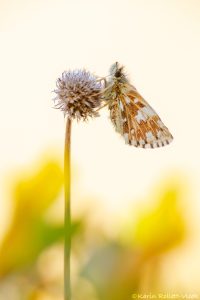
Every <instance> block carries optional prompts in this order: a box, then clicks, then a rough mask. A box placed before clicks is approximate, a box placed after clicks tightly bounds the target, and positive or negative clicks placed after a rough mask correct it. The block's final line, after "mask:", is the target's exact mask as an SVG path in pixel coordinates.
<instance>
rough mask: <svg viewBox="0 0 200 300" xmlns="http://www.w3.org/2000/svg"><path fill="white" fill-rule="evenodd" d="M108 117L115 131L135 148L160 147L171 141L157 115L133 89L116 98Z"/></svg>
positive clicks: (168, 133) (169, 134) (166, 129)
mask: <svg viewBox="0 0 200 300" xmlns="http://www.w3.org/2000/svg"><path fill="white" fill-rule="evenodd" d="M110 116H111V120H112V122H113V124H114V126H115V128H116V131H117V132H119V133H120V134H122V135H123V137H124V139H125V142H126V143H127V144H130V145H133V146H135V147H141V148H157V147H162V146H165V145H167V144H169V143H170V142H171V141H172V139H173V137H172V135H171V133H170V132H169V130H168V128H167V127H166V126H165V125H164V124H163V122H162V121H161V119H160V118H159V116H158V115H157V113H156V112H155V111H154V110H153V108H152V107H151V106H150V105H149V104H148V103H147V102H146V101H145V100H144V99H143V98H142V97H141V96H140V95H139V94H138V93H137V92H136V90H135V89H131V90H129V91H128V92H127V93H126V94H124V93H122V94H121V95H119V96H118V97H117V101H115V102H113V104H112V106H110Z"/></svg>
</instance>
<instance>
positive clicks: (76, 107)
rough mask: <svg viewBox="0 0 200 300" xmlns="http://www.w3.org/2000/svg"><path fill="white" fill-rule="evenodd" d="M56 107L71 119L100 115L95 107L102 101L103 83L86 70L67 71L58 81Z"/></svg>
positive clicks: (84, 118)
mask: <svg viewBox="0 0 200 300" xmlns="http://www.w3.org/2000/svg"><path fill="white" fill-rule="evenodd" d="M56 86H57V89H56V90H55V91H54V92H55V93H56V94H57V96H56V98H55V99H54V100H55V101H56V102H57V103H56V106H55V107H56V108H59V109H61V110H62V111H63V112H64V115H68V117H69V118H71V119H77V120H79V119H83V120H86V119H87V118H88V117H95V116H98V113H97V112H96V111H95V108H97V107H98V106H100V103H101V90H102V84H101V82H100V81H97V78H96V77H95V76H94V75H92V74H91V73H90V72H87V71H86V70H74V71H68V72H67V71H65V72H63V73H62V76H61V78H59V79H58V80H57V82H56Z"/></svg>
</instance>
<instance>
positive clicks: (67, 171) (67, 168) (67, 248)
mask: <svg viewBox="0 0 200 300" xmlns="http://www.w3.org/2000/svg"><path fill="white" fill-rule="evenodd" d="M70 148H71V120H70V119H69V118H68V119H67V122H66V132H65V151H64V188H65V245H64V295H65V297H64V299H65V300H71V279H70V254H71V207H70V181H71V179H70V178H71V164H70Z"/></svg>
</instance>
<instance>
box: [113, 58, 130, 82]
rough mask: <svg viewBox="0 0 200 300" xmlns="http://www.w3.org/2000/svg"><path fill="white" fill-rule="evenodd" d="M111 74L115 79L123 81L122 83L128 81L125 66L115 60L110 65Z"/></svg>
mask: <svg viewBox="0 0 200 300" xmlns="http://www.w3.org/2000/svg"><path fill="white" fill-rule="evenodd" d="M110 75H111V76H112V78H113V80H114V81H117V82H122V83H124V82H127V81H128V80H127V78H126V75H125V73H124V66H121V65H120V64H119V63H118V62H115V63H114V64H113V65H112V66H111V67H110Z"/></svg>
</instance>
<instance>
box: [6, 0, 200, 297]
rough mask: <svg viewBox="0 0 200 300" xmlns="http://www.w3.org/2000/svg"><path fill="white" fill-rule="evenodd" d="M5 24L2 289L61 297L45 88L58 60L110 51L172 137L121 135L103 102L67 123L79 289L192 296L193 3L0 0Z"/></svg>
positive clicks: (199, 94) (55, 179) (196, 176)
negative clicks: (148, 145)
mask: <svg viewBox="0 0 200 300" xmlns="http://www.w3.org/2000/svg"><path fill="white" fill-rule="evenodd" d="M0 36H1V47H0V65H1V68H0V82H1V90H0V95H1V110H0V135H1V148H0V151H1V152H0V153H1V155H0V183H1V185H0V300H4V299H6V300H61V299H63V238H64V228H63V209H64V204H63V161H62V160H63V144H64V130H65V122H64V117H63V115H62V113H61V112H59V111H57V110H54V109H53V102H52V101H51V99H52V98H53V97H54V95H53V93H52V90H54V88H55V82H56V79H57V78H58V77H59V76H60V75H61V73H62V72H63V71H64V70H68V69H70V68H71V69H73V68H86V69H88V70H90V71H92V72H94V73H95V74H98V75H99V76H106V75H107V74H108V69H109V67H110V65H111V64H112V63H113V62H115V61H119V62H120V63H122V64H124V65H125V66H126V72H127V74H128V76H129V78H130V80H131V82H132V83H133V84H134V85H135V86H136V87H137V89H138V90H139V92H140V93H141V94H142V95H143V96H144V98H145V99H146V100H147V101H148V102H150V104H151V105H152V106H153V107H154V108H155V110H156V111H157V112H158V113H159V115H160V116H161V118H162V120H163V121H164V123H165V124H166V125H167V127H169V129H170V131H171V132H172V134H173V136H174V141H173V143H172V144H171V145H170V146H168V147H164V148H162V149H155V150H153V151H151V150H143V149H137V148H134V147H129V146H127V145H125V144H124V140H123V139H122V138H121V137H120V136H119V135H118V134H117V133H116V132H115V131H114V129H113V126H112V124H111V122H110V120H109V118H108V112H107V110H106V109H104V110H103V111H102V113H101V117H100V118H96V119H95V120H91V121H90V122H88V123H78V124H77V123H76V122H74V123H73V132H72V169H73V174H72V182H73V183H72V214H73V247H72V248H73V253H72V285H73V299H76V300H80V299H88V300H106V299H111V300H121V299H123V300H128V299H132V296H133V297H134V295H135V294H143V295H145V293H146V294H149V293H152V294H153V295H154V294H158V293H166V294H167V293H168V294H169V295H168V298H167V299H171V298H170V293H171V294H172V293H179V294H181V293H182V294H184V293H185V294H186V293H187V295H193V294H194V295H197V298H195V299H200V288H199V286H200V285H199V284H200V282H199V277H200V271H199V270H200V257H199V253H200V221H199V220H200V188H199V183H200V160H199V153H200V142H199V139H198V127H199V108H200V105H199V99H200V89H199V75H200V74H199V70H200V59H199V53H200V2H199V1H198V0H190V1H189V0H181V1H180V0H173V1H171V0H169V1H168V0H162V1H160V0H150V1H149V0H140V1H139V0H124V1H118V0H110V1H106V0H101V1H92V0H84V1H80V0H73V1H72V0H65V1H64V0H57V1H53V0H48V1H47V0H42V1H41V0H40V1H39V0H34V1H33V0H29V1H25V0H18V1H14V0H7V1H5V0H1V1H0ZM198 295H199V296H198ZM188 297H189V296H188ZM198 297H199V298H198ZM176 299H181V296H180V297H179V298H176Z"/></svg>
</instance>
